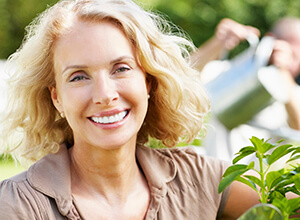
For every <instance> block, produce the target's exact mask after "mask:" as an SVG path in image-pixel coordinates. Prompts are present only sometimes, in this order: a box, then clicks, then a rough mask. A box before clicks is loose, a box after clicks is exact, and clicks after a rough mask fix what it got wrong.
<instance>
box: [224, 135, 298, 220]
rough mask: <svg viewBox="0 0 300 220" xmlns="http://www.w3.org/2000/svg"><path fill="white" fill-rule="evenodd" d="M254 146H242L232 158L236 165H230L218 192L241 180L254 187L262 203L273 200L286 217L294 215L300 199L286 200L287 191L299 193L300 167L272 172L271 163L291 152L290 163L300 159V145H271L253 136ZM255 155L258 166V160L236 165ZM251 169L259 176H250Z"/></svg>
mask: <svg viewBox="0 0 300 220" xmlns="http://www.w3.org/2000/svg"><path fill="white" fill-rule="evenodd" d="M250 141H251V143H252V145H253V146H247V147H244V148H242V149H241V150H240V151H239V152H238V153H237V154H236V157H235V158H234V159H233V165H232V166H230V167H228V169H227V170H226V171H225V173H224V175H223V178H222V180H221V182H220V184H219V192H222V191H223V190H224V189H225V188H226V187H227V186H228V185H230V184H231V183H232V182H233V181H239V182H242V183H244V184H246V185H248V186H249V187H251V188H252V189H253V190H255V191H256V192H257V193H258V195H259V198H260V202H261V203H270V204H272V205H274V206H275V207H277V208H278V209H279V210H280V211H281V213H282V215H283V217H284V219H288V218H289V216H291V215H293V214H295V212H296V211H297V210H298V209H299V207H300V198H299V197H298V198H294V199H291V200H287V198H286V194H287V193H290V192H292V193H295V194H297V195H300V166H299V164H297V166H294V165H292V166H290V167H289V168H282V169H280V170H277V171H270V168H271V166H272V165H273V164H274V163H275V162H276V161H278V160H279V159H281V158H283V157H284V156H286V155H288V154H291V156H290V159H289V160H288V161H287V162H292V161H295V160H297V159H299V156H300V150H299V147H294V146H293V145H290V144H283V145H280V144H281V143H282V141H278V142H277V143H276V144H271V143H269V142H268V140H267V141H264V139H259V138H257V137H252V138H251V139H250ZM251 154H255V156H256V158H257V159H258V163H259V164H258V167H259V168H258V169H256V168H255V162H254V161H252V162H251V163H250V164H249V165H244V164H237V163H238V162H239V161H240V160H241V159H243V158H245V157H246V156H249V155H251ZM249 170H253V171H255V173H256V174H257V175H252V174H251V175H247V174H246V172H247V171H249Z"/></svg>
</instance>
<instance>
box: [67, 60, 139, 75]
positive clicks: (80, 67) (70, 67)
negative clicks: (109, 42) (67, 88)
mask: <svg viewBox="0 0 300 220" xmlns="http://www.w3.org/2000/svg"><path fill="white" fill-rule="evenodd" d="M124 60H131V61H134V62H135V59H134V57H132V56H121V57H118V58H116V59H114V60H112V61H110V62H109V64H110V65H112V64H115V63H118V62H121V61H124ZM84 68H87V66H86V65H70V66H67V67H66V68H64V70H63V71H62V73H64V72H66V71H67V70H68V69H84Z"/></svg>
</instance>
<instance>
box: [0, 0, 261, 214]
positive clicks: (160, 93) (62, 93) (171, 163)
mask: <svg viewBox="0 0 300 220" xmlns="http://www.w3.org/2000/svg"><path fill="white" fill-rule="evenodd" d="M171 29H172V27H171V26H169V24H167V23H166V22H164V21H163V20H161V19H160V18H159V17H157V16H155V15H154V14H151V13H150V12H146V11H144V10H142V9H141V8H140V7H138V6H137V5H136V4H134V3H133V2H131V1H129V0H101V1H99V0H69V1H61V2H59V3H57V4H56V5H55V6H53V7H51V8H49V9H48V10H47V11H46V12H45V13H43V14H42V15H40V16H39V18H38V19H36V20H35V22H34V23H32V25H31V29H29V33H28V35H27V38H26V40H25V41H24V44H23V45H22V47H21V48H20V50H18V51H17V52H16V53H15V54H13V55H12V57H11V58H10V62H11V63H12V64H13V65H14V66H15V67H14V68H15V69H14V75H13V79H12V80H11V82H10V83H11V88H12V92H10V94H12V95H11V98H10V99H9V100H10V101H11V103H10V105H9V106H10V109H9V111H8V115H7V116H6V117H9V119H10V120H9V121H7V120H6V121H5V122H6V125H5V128H6V130H5V131H3V136H4V137H7V138H8V137H13V135H14V134H15V130H18V131H19V133H21V134H22V138H21V140H22V141H20V142H19V143H18V144H17V147H16V150H18V151H19V152H21V156H22V157H23V158H26V159H29V160H31V161H37V162H36V163H34V164H33V165H32V166H31V167H30V168H29V169H28V171H26V172H24V173H22V174H20V175H18V176H16V177H13V178H11V179H8V180H5V181H3V182H1V185H0V217H1V219H66V218H67V219H215V218H223V219H226V218H227V219H230V218H233V219H234V218H236V217H237V216H239V215H240V214H241V213H242V212H244V211H245V210H246V209H247V208H248V207H249V206H251V205H252V204H254V203H257V201H258V198H257V197H256V193H255V192H253V193H252V192H251V191H250V192H248V191H247V190H248V188H247V186H243V185H241V184H239V183H234V184H233V185H232V187H231V190H230V192H229V189H228V190H227V191H226V192H224V193H223V194H218V193H217V188H218V184H219V181H220V179H221V176H222V174H223V172H224V171H225V169H226V166H227V165H226V164H225V163H224V162H221V161H217V160H214V159H211V158H206V157H202V156H199V155H197V154H196V153H195V152H194V151H193V150H192V149H184V148H179V149H177V148H167V149H152V148H150V147H146V146H145V145H146V144H147V142H148V137H149V136H150V137H153V138H155V139H157V140H160V141H162V143H164V144H165V145H166V146H174V145H176V144H177V143H178V142H179V141H182V140H184V141H190V140H192V139H193V138H194V137H195V136H196V135H197V134H198V132H199V131H200V129H201V128H202V125H203V118H204V116H205V114H206V113H207V112H208V110H209V102H208V100H207V97H206V95H205V92H204V90H203V88H202V86H201V84H200V81H199V74H198V72H197V71H196V70H194V69H193V68H192V67H191V66H190V64H189V62H188V59H189V55H188V52H189V51H188V49H189V48H191V49H193V45H192V44H191V43H190V42H189V41H187V40H185V38H183V37H181V36H175V35H173V34H171ZM5 122H4V123H5ZM182 138H183V139H182ZM44 155H46V156H45V157H43V156H44ZM42 157H43V158H42ZM41 158H42V159H41ZM244 188H246V189H247V190H245V189H244ZM241 192H243V195H245V199H244V200H243V199H239V200H238V201H237V198H239V197H240V193H241ZM247 192H248V194H247Z"/></svg>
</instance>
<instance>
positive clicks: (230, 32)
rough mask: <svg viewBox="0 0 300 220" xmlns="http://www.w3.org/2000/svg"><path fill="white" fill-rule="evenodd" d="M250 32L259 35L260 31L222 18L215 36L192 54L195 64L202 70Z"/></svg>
mask: <svg viewBox="0 0 300 220" xmlns="http://www.w3.org/2000/svg"><path fill="white" fill-rule="evenodd" d="M250 34H255V35H257V36H259V34H260V32H259V30H258V29H256V28H254V27H252V26H247V25H242V24H240V23H238V22H235V21H233V20H231V19H229V18H225V19H223V20H221V21H220V23H219V24H218V26H217V28H216V32H215V34H214V36H213V37H212V38H211V39H209V40H208V41H206V42H205V43H204V44H203V45H202V46H200V47H199V48H198V49H197V50H196V52H194V53H193V54H192V62H193V64H194V66H195V67H196V68H197V69H198V70H200V71H201V70H202V69H203V67H204V66H205V65H206V64H207V63H208V62H210V61H212V60H216V59H219V58H220V56H221V55H222V53H224V52H225V51H229V50H232V49H233V48H234V47H236V46H237V45H238V44H239V43H240V42H241V41H242V40H245V39H246V38H247V36H249V35H250Z"/></svg>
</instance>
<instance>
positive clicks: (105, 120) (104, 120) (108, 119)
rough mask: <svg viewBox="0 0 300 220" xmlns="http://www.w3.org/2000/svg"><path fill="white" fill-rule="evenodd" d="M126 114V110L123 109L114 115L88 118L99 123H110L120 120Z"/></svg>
mask: <svg viewBox="0 0 300 220" xmlns="http://www.w3.org/2000/svg"><path fill="white" fill-rule="evenodd" d="M127 114H128V111H123V112H120V113H118V114H115V115H110V116H104V117H90V118H89V119H90V120H91V121H93V122H95V123H99V124H112V123H116V122H119V121H122V120H123V119H124V118H125V117H126V115H127Z"/></svg>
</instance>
